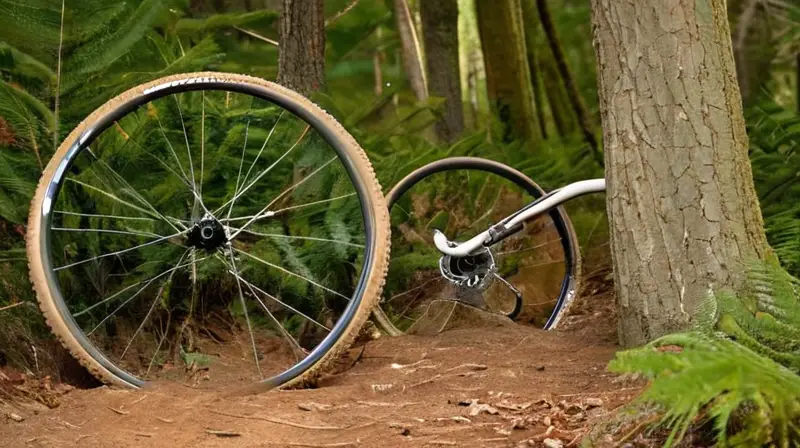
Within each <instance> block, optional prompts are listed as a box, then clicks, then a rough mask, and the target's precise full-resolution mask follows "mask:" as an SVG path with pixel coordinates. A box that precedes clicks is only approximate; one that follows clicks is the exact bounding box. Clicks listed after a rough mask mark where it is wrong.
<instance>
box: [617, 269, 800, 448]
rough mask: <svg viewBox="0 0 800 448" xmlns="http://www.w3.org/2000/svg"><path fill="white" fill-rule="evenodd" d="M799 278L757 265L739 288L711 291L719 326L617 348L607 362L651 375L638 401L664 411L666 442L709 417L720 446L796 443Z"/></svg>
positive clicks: (799, 420)
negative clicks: (715, 293)
mask: <svg viewBox="0 0 800 448" xmlns="http://www.w3.org/2000/svg"><path fill="white" fill-rule="evenodd" d="M798 286H800V283H799V282H798V280H796V279H795V278H794V277H792V276H790V275H789V274H788V273H786V272H785V271H784V270H783V269H781V268H779V267H777V266H775V265H771V264H761V265H754V266H752V268H751V270H750V275H749V281H748V282H747V288H746V289H745V290H744V291H743V292H742V293H741V294H739V295H737V296H734V295H729V294H722V295H718V296H717V297H716V298H709V300H708V301H707V302H708V303H715V305H714V306H710V307H707V309H705V311H706V312H708V311H709V310H712V315H713V316H715V317H716V319H715V320H716V328H715V329H708V330H710V331H696V332H692V333H686V334H676V335H670V336H666V337H663V338H661V339H658V340H657V341H655V342H653V343H651V344H648V345H647V346H645V347H643V348H639V349H634V350H629V351H625V352H621V353H618V354H617V356H616V358H615V359H614V361H612V362H611V364H610V365H609V369H610V370H612V371H614V372H620V373H640V374H643V375H644V376H646V377H647V378H649V379H651V380H652V383H651V385H650V387H649V388H648V389H647V390H646V391H645V392H644V393H643V394H642V396H641V397H640V400H641V401H642V402H645V403H651V404H656V405H658V406H660V407H661V408H662V409H663V410H664V414H663V418H662V419H661V425H663V426H664V427H666V428H668V429H670V432H669V436H668V438H667V440H666V444H665V446H667V447H669V446H674V445H675V444H677V443H678V442H680V441H681V440H682V439H683V437H684V436H685V435H686V433H687V431H688V430H689V429H690V428H691V427H693V426H694V425H698V424H699V423H701V422H706V421H707V422H712V423H713V429H714V434H715V438H716V441H717V442H718V444H719V445H720V446H777V447H788V446H793V445H791V443H795V442H796V441H797V440H800V376H798V374H797V372H800V342H798V341H800V338H798V336H800V300H798V299H800V288H798Z"/></svg>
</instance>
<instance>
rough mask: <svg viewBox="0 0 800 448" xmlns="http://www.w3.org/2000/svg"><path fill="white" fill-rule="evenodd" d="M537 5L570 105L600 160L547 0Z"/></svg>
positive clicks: (584, 136)
mask: <svg viewBox="0 0 800 448" xmlns="http://www.w3.org/2000/svg"><path fill="white" fill-rule="evenodd" d="M536 7H537V8H538V9H539V20H540V21H541V22H542V28H544V34H545V36H547V42H548V43H549V44H550V51H551V52H552V53H553V58H554V59H555V61H556V67H557V68H558V72H559V74H560V75H561V79H562V80H563V81H564V87H565V88H566V90H567V98H569V102H570V105H572V110H573V111H574V113H575V118H576V119H577V121H578V126H579V127H580V129H581V132H582V133H583V138H584V139H585V140H586V143H588V144H589V146H590V147H591V148H592V153H593V154H594V155H595V157H596V158H597V160H598V162H599V161H600V159H601V156H600V148H599V145H598V143H597V137H595V135H594V130H593V129H592V124H591V121H590V120H589V111H588V110H587V109H586V103H584V102H583V97H581V94H580V92H578V85H577V84H576V83H575V77H574V76H572V71H570V69H569V64H567V58H566V57H565V56H564V50H563V49H562V48H561V42H560V40H559V38H558V33H557V31H556V28H555V25H553V18H552V16H551V15H550V9H549V8H548V6H547V0H536Z"/></svg>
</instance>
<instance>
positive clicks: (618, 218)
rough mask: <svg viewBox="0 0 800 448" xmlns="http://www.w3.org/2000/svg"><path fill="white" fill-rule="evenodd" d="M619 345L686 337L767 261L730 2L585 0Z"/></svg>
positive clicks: (701, 0) (717, 0)
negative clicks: (706, 309)
mask: <svg viewBox="0 0 800 448" xmlns="http://www.w3.org/2000/svg"><path fill="white" fill-rule="evenodd" d="M592 9H593V14H592V21H593V24H594V43H595V47H596V54H597V60H598V71H597V74H598V85H599V94H600V95H599V96H600V108H601V112H602V119H603V131H604V132H603V137H604V140H605V167H606V181H607V185H608V189H607V193H606V198H607V208H608V215H609V222H610V226H611V252H612V259H613V264H614V279H615V283H616V291H617V305H618V310H619V335H620V342H621V343H622V344H623V345H625V346H631V345H638V344H642V343H644V342H647V341H649V340H652V339H654V338H656V337H659V336H661V335H664V334H667V333H671V332H676V331H681V330H686V329H688V328H690V326H691V325H692V323H693V322H694V321H695V319H696V318H697V316H696V313H697V312H698V310H700V309H701V306H700V305H702V304H703V303H704V302H705V301H706V300H708V298H709V295H710V294H712V293H716V292H719V291H721V290H736V289H738V288H739V287H740V286H741V285H742V282H743V280H744V278H743V272H742V268H743V266H742V262H743V261H748V260H758V259H763V258H764V257H765V256H766V255H767V253H768V250H769V249H768V246H767V242H766V238H765V236H764V227H763V222H762V219H761V212H760V207H759V204H758V199H757V197H756V192H755V188H754V185H753V176H752V171H751V167H750V161H749V159H748V141H747V135H746V133H745V123H744V117H743V113H742V100H741V96H740V93H739V86H738V85H737V82H736V67H735V65H734V62H733V50H732V46H731V35H730V28H729V25H728V20H727V16H726V11H725V0H697V1H691V2H690V1H687V0H669V1H665V0H637V1H636V2H618V1H615V0H592Z"/></svg>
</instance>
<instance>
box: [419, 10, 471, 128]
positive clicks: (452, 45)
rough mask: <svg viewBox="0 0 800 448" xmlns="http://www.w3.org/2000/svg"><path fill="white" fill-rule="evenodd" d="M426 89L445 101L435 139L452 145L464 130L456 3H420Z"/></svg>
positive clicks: (437, 123) (437, 124)
mask: <svg viewBox="0 0 800 448" xmlns="http://www.w3.org/2000/svg"><path fill="white" fill-rule="evenodd" d="M420 15H421V16H422V34H423V36H424V41H425V60H426V62H427V64H426V65H427V69H428V87H429V90H430V94H431V95H435V96H438V97H441V98H444V100H445V104H444V110H443V113H442V117H441V119H440V120H439V121H437V122H436V134H437V136H438V137H439V138H440V139H441V140H443V141H446V142H452V141H453V140H455V139H456V138H458V136H459V135H461V133H462V132H463V131H464V108H463V106H462V100H461V75H460V72H459V60H458V1H457V0H436V1H435V2H434V1H423V2H422V3H421V4H420Z"/></svg>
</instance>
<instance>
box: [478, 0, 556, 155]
mask: <svg viewBox="0 0 800 448" xmlns="http://www.w3.org/2000/svg"><path fill="white" fill-rule="evenodd" d="M475 6H476V9H477V12H478V30H479V31H480V35H481V46H482V48H483V60H484V64H485V66H486V87H487V90H488V93H489V102H490V103H491V105H492V110H493V112H494V113H495V114H496V115H497V117H498V118H499V119H500V122H501V123H502V124H503V129H502V140H503V141H510V140H513V139H515V138H524V139H527V140H529V141H537V140H539V139H540V138H541V136H540V135H539V129H538V127H537V126H536V115H535V113H534V110H533V89H532V85H531V79H530V72H529V71H528V63H527V57H526V56H527V55H526V50H525V35H524V32H523V30H522V9H521V5H520V0H477V1H476V2H475Z"/></svg>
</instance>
